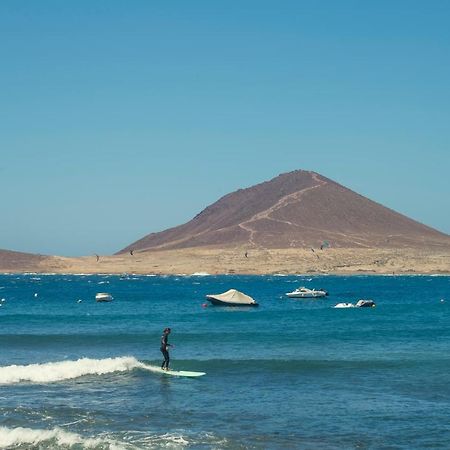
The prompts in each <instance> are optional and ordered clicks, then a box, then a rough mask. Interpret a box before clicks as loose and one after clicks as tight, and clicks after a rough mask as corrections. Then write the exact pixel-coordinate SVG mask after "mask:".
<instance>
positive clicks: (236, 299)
mask: <svg viewBox="0 0 450 450" xmlns="http://www.w3.org/2000/svg"><path fill="white" fill-rule="evenodd" d="M206 298H207V300H209V301H210V302H211V303H212V304H213V305H219V306H259V304H258V303H256V301H255V300H254V299H253V298H252V297H250V296H249V295H246V294H244V293H242V292H239V291H237V290H236V289H230V290H228V291H226V292H224V293H223V294H209V295H207V296H206Z"/></svg>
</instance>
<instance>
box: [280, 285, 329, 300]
mask: <svg viewBox="0 0 450 450" xmlns="http://www.w3.org/2000/svg"><path fill="white" fill-rule="evenodd" d="M286 295H287V296H288V297H290V298H317V297H325V296H327V295H328V292H327V291H325V290H324V289H318V290H316V289H308V288H305V287H299V288H297V289H296V290H295V291H292V292H287V293H286Z"/></svg>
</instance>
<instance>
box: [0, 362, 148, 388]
mask: <svg viewBox="0 0 450 450" xmlns="http://www.w3.org/2000/svg"><path fill="white" fill-rule="evenodd" d="M139 368H145V364H143V363H141V362H140V361H138V360H137V359H136V358H134V357H132V356H121V357H117V358H105V359H91V358H81V359H78V360H75V361H57V362H48V363H43V364H28V365H23V366H18V365H12V366H4V367H0V385H2V384H3V385H5V384H6V385H7V384H17V383H23V382H29V383H53V382H56V381H64V380H71V379H74V378H79V377H82V376H85V375H105V374H108V373H113V372H128V371H132V370H135V369H139Z"/></svg>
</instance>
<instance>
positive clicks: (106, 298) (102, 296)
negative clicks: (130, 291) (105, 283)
mask: <svg viewBox="0 0 450 450" xmlns="http://www.w3.org/2000/svg"><path fill="white" fill-rule="evenodd" d="M95 301H96V302H112V301H113V296H112V295H111V294H108V293H107V292H98V293H97V294H95Z"/></svg>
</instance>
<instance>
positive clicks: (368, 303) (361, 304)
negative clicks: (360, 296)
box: [334, 300, 376, 308]
mask: <svg viewBox="0 0 450 450" xmlns="http://www.w3.org/2000/svg"><path fill="white" fill-rule="evenodd" d="M375 306H376V305H375V302H374V301H373V300H358V301H357V303H356V305H355V304H354V303H349V302H342V303H338V304H337V305H336V306H334V308H375Z"/></svg>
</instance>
